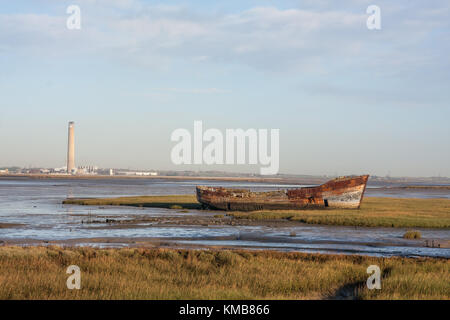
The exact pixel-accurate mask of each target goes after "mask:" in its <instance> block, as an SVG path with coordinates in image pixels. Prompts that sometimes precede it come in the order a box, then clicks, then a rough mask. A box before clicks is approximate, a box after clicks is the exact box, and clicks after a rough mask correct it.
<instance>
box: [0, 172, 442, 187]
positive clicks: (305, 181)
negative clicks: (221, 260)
mask: <svg viewBox="0 0 450 320" xmlns="http://www.w3.org/2000/svg"><path fill="white" fill-rule="evenodd" d="M9 179H41V180H61V179H73V180H94V179H100V180H101V179H105V180H107V179H111V180H114V179H131V180H133V179H137V180H174V181H189V180H190V181H208V180H209V181H236V182H256V183H275V184H293V185H318V184H322V183H325V182H326V181H328V180H331V179H332V178H331V177H319V176H317V177H315V176H311V177H227V176H186V175H185V176H181V175H180V176H167V175H160V176H126V175H114V176H110V175H62V174H61V175H48V174H0V180H9ZM369 185H371V186H378V187H380V188H384V189H393V190H394V189H401V190H406V189H425V190H426V189H430V190H450V184H442V183H436V184H434V183H433V182H426V183H424V182H422V181H420V178H417V180H416V181H414V179H413V178H411V180H410V181H404V180H403V179H402V178H398V179H394V180H375V181H374V180H371V178H369Z"/></svg>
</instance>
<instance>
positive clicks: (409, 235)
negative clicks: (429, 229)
mask: <svg viewBox="0 0 450 320" xmlns="http://www.w3.org/2000/svg"><path fill="white" fill-rule="evenodd" d="M403 238H405V239H420V238H422V234H421V233H420V231H417V230H408V231H406V232H405V234H404V235H403Z"/></svg>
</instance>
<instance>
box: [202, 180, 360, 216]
mask: <svg viewBox="0 0 450 320" xmlns="http://www.w3.org/2000/svg"><path fill="white" fill-rule="evenodd" d="M368 179H369V175H363V176H351V177H340V178H336V179H333V180H330V181H328V182H326V183H324V184H322V185H319V186H314V187H303V188H297V189H286V190H277V191H269V192H252V191H250V190H247V189H229V188H222V187H203V186H198V187H197V200H198V201H199V202H200V203H201V204H202V206H203V207H204V208H209V209H218V210H228V211H256V210H301V209H326V208H348V209H358V208H359V207H360V205H361V201H362V199H363V196H364V191H365V189H366V184H367V180H368Z"/></svg>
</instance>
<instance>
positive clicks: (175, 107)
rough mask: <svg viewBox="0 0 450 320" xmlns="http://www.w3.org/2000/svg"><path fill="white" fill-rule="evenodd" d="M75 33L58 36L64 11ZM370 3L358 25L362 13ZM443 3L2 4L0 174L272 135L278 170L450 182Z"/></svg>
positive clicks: (157, 158) (157, 160)
mask: <svg viewBox="0 0 450 320" xmlns="http://www.w3.org/2000/svg"><path fill="white" fill-rule="evenodd" d="M72 4H75V5H78V6H79V7H80V9H81V30H69V29H67V27H66V20H67V18H68V17H69V15H68V14H67V13H66V9H67V7H68V6H69V5H72ZM371 4H374V5H378V6H379V7H380V8H381V17H382V20H381V21H382V28H381V30H368V29H367V27H366V20H367V17H368V16H369V15H368V14H367V13H366V8H367V7H368V6H369V5H371ZM449 18H450V3H448V1H434V2H432V3H431V2H430V3H429V2H423V1H406V0H404V1H396V2H395V3H393V2H391V1H385V0H384V1H365V0H363V1H355V0H345V1H340V2H339V3H336V2H334V1H326V0H325V1H319V2H316V1H312V0H308V1H293V0H292V1H291V0H282V1H266V0H262V1H250V0H244V1H222V2H216V3H212V2H210V1H206V0H204V1H195V2H194V1H171V2H170V4H168V3H167V2H165V3H163V2H161V1H144V0H111V1H106V0H97V1H95V0H77V1H75V0H73V1H51V0H36V1H30V0H28V1H26V0H18V1H13V2H7V3H2V6H1V8H0V70H1V71H0V97H1V98H0V106H1V107H0V111H1V116H0V137H1V138H0V150H1V153H0V154H1V156H0V167H8V166H15V165H17V166H20V167H28V166H33V167H49V168H50V167H51V168H55V167H63V166H65V164H66V156H67V126H68V122H69V121H75V142H76V152H75V155H76V156H75V159H76V162H75V163H76V165H77V166H82V165H97V166H99V167H103V168H132V169H137V170H139V169H142V170H144V169H147V170H148V169H154V170H199V171H210V170H218V171H225V172H226V171H228V172H244V173H245V172H252V173H259V172H258V171H259V167H260V166H259V165H244V166H242V165H234V166H230V165H212V166H207V165H189V166H188V165H183V166H177V165H174V164H172V163H171V159H170V151H171V149H172V147H173V146H174V145H175V143H174V142H171V141H170V135H171V133H172V132H173V131H174V130H175V129H178V128H186V129H188V130H189V131H192V130H193V123H194V121H195V120H202V121H203V124H204V127H205V129H208V128H218V129H220V130H223V131H224V130H225V129H228V128H230V129H237V128H242V129H249V128H255V129H280V169H279V173H280V174H305V175H346V174H364V173H369V174H371V175H377V176H386V175H389V176H392V177H438V176H443V177H450V125H449V119H450V91H449V90H448V88H449V87H450V59H449V56H448V53H449V52H450V50H449V49H450V19H449Z"/></svg>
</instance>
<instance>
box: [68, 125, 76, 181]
mask: <svg viewBox="0 0 450 320" xmlns="http://www.w3.org/2000/svg"><path fill="white" fill-rule="evenodd" d="M76 171H77V169H76V167H75V122H73V121H70V122H69V141H68V144H67V173H70V174H74V173H76Z"/></svg>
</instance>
